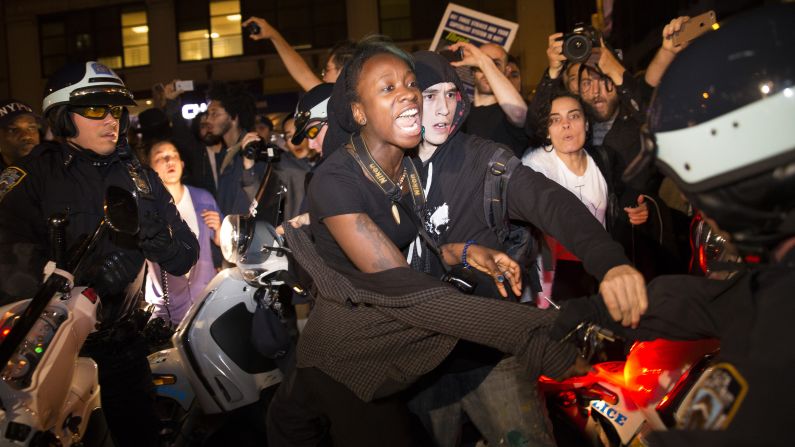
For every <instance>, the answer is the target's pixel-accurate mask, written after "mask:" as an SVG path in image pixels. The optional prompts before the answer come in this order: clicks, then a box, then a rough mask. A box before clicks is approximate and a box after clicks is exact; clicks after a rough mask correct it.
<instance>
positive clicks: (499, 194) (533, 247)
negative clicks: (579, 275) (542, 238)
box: [483, 147, 541, 292]
mask: <svg viewBox="0 0 795 447" xmlns="http://www.w3.org/2000/svg"><path fill="white" fill-rule="evenodd" d="M520 164H521V163H520V161H519V159H518V158H516V157H515V156H514V154H513V152H511V151H510V150H508V149H506V148H503V147H498V148H497V150H496V151H495V152H494V154H493V155H492V156H491V159H490V160H489V164H488V173H487V174H486V179H485V183H484V187H483V211H484V213H485V214H486V223H487V224H488V225H489V228H490V229H491V230H492V231H494V234H496V235H497V240H498V241H499V242H500V245H501V247H502V250H503V251H504V252H505V253H507V254H508V255H509V256H510V257H511V258H513V259H514V260H515V261H516V262H518V263H519V264H520V265H521V266H522V271H523V275H522V276H523V280H524V282H525V284H528V285H529V286H530V288H531V290H532V291H533V292H540V291H541V281H540V278H539V276H538V269H537V268H536V258H537V257H538V253H539V248H540V243H539V242H538V240H537V238H536V236H535V235H534V233H535V232H534V229H533V228H532V227H530V226H527V225H516V224H513V223H511V222H510V220H509V219H508V202H507V197H508V181H509V180H510V179H511V175H513V172H514V171H515V170H516V167H517V166H519V165H520Z"/></svg>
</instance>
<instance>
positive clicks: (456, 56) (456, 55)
mask: <svg viewBox="0 0 795 447" xmlns="http://www.w3.org/2000/svg"><path fill="white" fill-rule="evenodd" d="M439 54H441V55H442V56H444V58H445V59H447V61H448V62H458V61H460V60H461V59H463V58H464V52H463V49H462V48H459V49H458V51H451V50H448V49H447V48H445V49H444V50H441V51H439Z"/></svg>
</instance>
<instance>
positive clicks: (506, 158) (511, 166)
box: [483, 147, 519, 244]
mask: <svg viewBox="0 0 795 447" xmlns="http://www.w3.org/2000/svg"><path fill="white" fill-rule="evenodd" d="M517 166H519V159H518V158H516V157H515V156H514V154H513V152H511V151H509V150H508V149H505V148H503V147H497V150H496V151H494V154H492V156H491V159H490V160H489V165H488V172H487V173H486V179H485V183H484V188H483V211H484V212H485V213H486V223H487V224H488V225H489V228H490V229H492V230H493V231H494V233H495V234H496V235H497V238H498V239H499V241H500V243H501V244H502V243H504V242H505V240H506V239H507V238H508V233H509V232H510V230H509V228H508V209H507V197H508V180H510V179H511V175H512V174H513V171H514V170H515V169H516V167H517Z"/></svg>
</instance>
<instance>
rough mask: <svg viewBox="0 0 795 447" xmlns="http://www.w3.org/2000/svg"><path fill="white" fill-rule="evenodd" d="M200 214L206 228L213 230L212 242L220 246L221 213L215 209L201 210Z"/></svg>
mask: <svg viewBox="0 0 795 447" xmlns="http://www.w3.org/2000/svg"><path fill="white" fill-rule="evenodd" d="M201 216H202V219H204V224H205V225H207V228H209V229H211V230H213V234H214V236H213V243H214V244H215V245H218V246H221V215H220V214H218V212H217V211H211V210H202V212H201Z"/></svg>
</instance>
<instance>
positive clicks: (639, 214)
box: [624, 194, 649, 225]
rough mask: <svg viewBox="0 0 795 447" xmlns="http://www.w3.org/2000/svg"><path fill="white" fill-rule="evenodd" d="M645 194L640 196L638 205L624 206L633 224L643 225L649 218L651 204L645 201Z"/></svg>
mask: <svg viewBox="0 0 795 447" xmlns="http://www.w3.org/2000/svg"><path fill="white" fill-rule="evenodd" d="M644 199H645V198H644V197H643V194H641V195H639V196H638V206H636V207H631V206H628V207H626V208H624V212H626V213H627V217H629V223H631V224H632V225H643V224H645V223H646V221H647V220H649V205H648V204H646V202H644Z"/></svg>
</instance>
